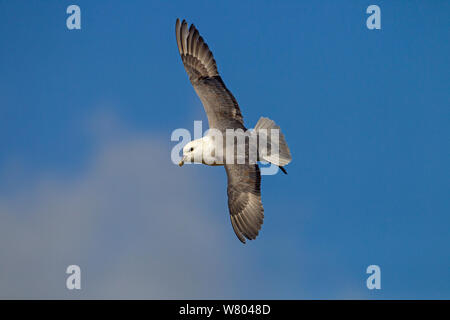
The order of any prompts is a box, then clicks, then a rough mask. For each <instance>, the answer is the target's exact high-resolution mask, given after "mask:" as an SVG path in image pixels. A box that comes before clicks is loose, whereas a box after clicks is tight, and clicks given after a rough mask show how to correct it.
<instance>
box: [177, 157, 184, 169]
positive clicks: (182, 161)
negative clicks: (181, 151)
mask: <svg viewBox="0 0 450 320" xmlns="http://www.w3.org/2000/svg"><path fill="white" fill-rule="evenodd" d="M184 158H185V157H184V156H183V158H182V159H181V161H180V162H179V163H178V165H179V166H180V167H182V166H183V164H184Z"/></svg>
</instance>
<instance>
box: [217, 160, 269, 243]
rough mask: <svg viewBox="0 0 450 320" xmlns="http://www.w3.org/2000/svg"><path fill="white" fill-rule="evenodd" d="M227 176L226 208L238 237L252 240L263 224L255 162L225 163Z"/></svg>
mask: <svg viewBox="0 0 450 320" xmlns="http://www.w3.org/2000/svg"><path fill="white" fill-rule="evenodd" d="M225 170H226V172H227V176H228V190H227V191H228V208H229V210H230V219H231V225H232V226H233V230H234V232H235V233H236V236H237V237H238V239H239V240H240V241H241V242H242V243H245V238H247V239H249V240H254V239H256V237H257V236H258V233H259V230H260V229H261V226H262V224H263V219H264V208H263V206H262V203H261V173H260V171H259V167H258V165H257V164H234V165H228V164H227V165H225Z"/></svg>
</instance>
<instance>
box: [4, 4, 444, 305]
mask: <svg viewBox="0 0 450 320" xmlns="http://www.w3.org/2000/svg"><path fill="white" fill-rule="evenodd" d="M70 4H77V5H79V6H80V8H81V15H82V29H81V30H72V31H71V30H68V29H67V28H66V18H67V16H68V15H67V14H66V8H67V6H69V5H70ZM370 4H377V5H379V6H380V8H381V30H368V29H367V28H366V22H365V21H366V18H367V16H368V15H367V14H366V13H365V11H366V8H367V7H368V6H369V5H370ZM449 14H450V4H449V3H448V1H426V2H425V1H408V2H406V1H376V2H371V1H278V2H269V1H226V2H220V3H219V2H213V1H190V2H186V1H171V2H170V3H167V2H166V1H160V2H157V1H154V2H150V1H75V2H73V1H56V0H52V1H21V2H19V1H7V0H3V1H0V41H1V46H0V96H1V103H0V146H1V147H0V217H1V219H2V221H3V222H2V223H1V224H2V229H1V230H3V233H2V235H1V236H0V240H1V243H2V244H1V247H0V257H1V259H0V261H2V262H3V261H9V262H8V263H4V265H3V268H0V270H1V271H0V296H1V297H6V298H8V297H19V298H21V297H33V298H36V297H38V298H39V297H44V298H46V297H62V298H77V297H84V298H92V297H94V298H97V297H122V298H136V297H137V298H148V297H150V298H165V297H175V298H190V297H195V298H285V299H303V298H311V299H323V298H328V299H340V298H343V299H346V298H363V299H365V298H370V299H372V298H374V299H376V298H387V299H391V298H405V299H410V298H437V299H442V298H447V299H448V298H449V297H450V250H449V243H450V232H449V229H448V226H449V224H450V216H449V210H450V201H449V197H448V190H449V181H450V180H449V165H448V163H449V161H448V160H449V153H448V146H449V145H448V138H449V127H450V126H449V119H450V117H449V111H448V110H449V102H450V99H449V85H450V81H449V80H450V79H449V67H450V63H449V58H448V57H449V56H450V50H449V49H450V41H449V40H450V37H449V36H450V34H449V30H450V29H449V21H448V17H449ZM177 17H179V18H185V19H186V20H187V21H188V22H190V23H195V25H196V26H197V28H198V29H199V31H200V33H201V34H202V36H203V37H204V38H205V39H206V41H207V43H208V45H209V46H210V48H211V49H212V51H213V53H214V56H215V58H216V61H217V63H218V68H219V72H220V73H221V75H222V77H223V79H224V81H225V83H226V84H227V86H228V88H229V89H230V90H231V91H232V92H233V94H234V95H235V97H236V98H237V100H238V102H239V104H240V106H241V110H242V113H243V115H244V120H245V121H246V125H247V127H252V126H253V125H254V124H256V122H257V120H258V119H259V117H260V116H266V117H270V118H271V119H274V120H275V121H276V122H277V123H278V124H279V125H280V126H281V128H282V130H283V132H284V134H285V136H286V139H287V142H288V144H289V146H290V149H291V152H292V155H293V158H294V160H293V162H292V163H291V164H289V166H288V167H287V170H288V172H289V175H288V176H284V175H281V174H278V175H276V176H264V177H263V182H262V183H263V184H262V194H263V204H264V208H265V215H266V218H265V222H264V225H263V229H262V232H261V233H260V236H259V238H258V239H257V240H256V241H252V242H250V243H249V244H247V245H245V246H243V245H241V243H240V242H239V241H237V239H236V238H235V235H234V234H233V231H232V229H231V225H230V223H229V218H228V211H227V210H228V209H227V203H226V187H225V186H226V176H225V173H224V170H223V169H222V168H207V167H200V166H187V167H183V168H181V169H180V168H178V167H176V166H175V165H173V164H172V163H171V162H170V149H171V148H172V147H173V146H174V145H175V143H174V142H171V141H170V135H171V132H172V131H173V130H174V129H176V128H187V129H190V130H192V129H193V121H194V120H204V121H206V116H205V114H204V112H203V109H202V106H201V103H200V101H199V99H198V98H197V96H196V95H195V92H194V90H193V89H192V87H191V85H190V83H189V81H188V78H187V76H186V74H185V71H184V69H183V66H182V63H181V61H180V58H179V56H178V50H177V47H176V41H175V36H174V23H175V20H176V18H177ZM205 125H206V122H205ZM205 129H206V128H205ZM129 153H131V154H129ZM156 153H158V155H155V156H154V154H156ZM124 154H125V155H124ZM144 160H145V161H144ZM110 168H111V169H110ZM142 177H146V179H143V178H142ZM113 186H114V187H113ZM161 190H163V191H167V192H165V193H163V192H162V191H161ZM167 193H170V195H167ZM97 194H98V196H97ZM203 196H207V198H208V200H202V199H203ZM112 199H113V200H112ZM111 203H113V204H114V205H112V204H111ZM137 203H138V204H139V205H138V204H137ZM109 212H111V214H110V215H109ZM191 216H192V217H193V218H192V219H187V218H186V217H191ZM163 217H166V218H164V219H168V220H161V219H163ZM46 219H47V220H46ZM177 219H181V220H180V221H184V220H183V219H187V220H186V225H185V227H183V226H181V225H180V226H178V227H177V228H172V227H171V224H170V222H171V221H175V220H177ZM154 221H161V223H160V224H154ZM33 225H35V226H36V227H34V228H33V227H32V226H33ZM72 226H78V229H76V230H75V229H72ZM156 226H158V227H157V228H156ZM67 228H68V229H70V230H71V232H66V231H67ZM205 229H207V230H205ZM7 231H9V232H7ZM200 234H201V235H202V237H201V238H198V237H199V235H200ZM49 235H50V236H49ZM28 236H29V237H30V239H29V241H28V242H27V241H26V239H27V237H28ZM47 238H48V239H47ZM86 239H91V240H92V242H91V241H87V240H86ZM155 243H161V245H160V246H156V247H155V245H154V244H155ZM150 244H152V245H150ZM67 246H68V248H71V250H65V249H64V248H66V247H67ZM27 248H28V249H27ZM153 258H154V259H153ZM43 260H45V261H46V262H45V263H43V262H42V261H43ZM194 260H197V261H194ZM77 261H80V262H79V264H80V265H81V268H82V270H87V271H86V272H87V274H88V275H89V277H88V279H85V280H84V281H85V283H86V286H85V288H84V289H83V290H81V292H79V293H73V292H68V291H67V290H65V288H64V281H65V280H64V279H65V277H66V275H65V274H64V270H65V269H64V268H65V267H64V266H67V265H68V264H70V263H75V264H77V263H78V262H77ZM152 261H153V263H152ZM154 261H159V263H157V264H155V263H154ZM199 261H200V262H199ZM2 262H0V265H1V264H2ZM174 264H176V265H177V266H178V268H174V267H173V266H174ZM371 264H376V265H379V266H380V267H381V272H382V289H381V290H375V291H369V290H368V289H367V288H366V286H365V279H366V278H367V276H368V275H366V273H365V270H366V268H367V266H368V265H371ZM28 269H32V270H36V273H37V274H42V277H41V278H40V280H35V279H34V280H32V279H28V278H26V276H25V275H24V274H26V273H27V271H26V270H28ZM61 270H62V271H61ZM105 270H109V271H108V272H109V273H108V274H107V275H105ZM189 270H191V271H189ZM89 272H90V273H89ZM159 272H160V273H161V274H164V275H161V276H160V277H159V276H158V274H159ZM149 274H152V276H150V275H149ZM184 276H186V277H187V278H188V279H187V280H186V279H185V280H186V281H185V282H183V283H181V282H180V281H175V282H173V283H172V282H168V283H166V284H164V283H165V282H164V281H163V282H162V283H160V284H159V287H158V286H156V285H155V283H157V282H158V281H159V280H160V279H166V278H167V279H178V280H179V279H182V278H183V277H184ZM24 277H25V279H24ZM38 278H39V277H38ZM100 278H101V279H100ZM119 278H120V281H119V280H118V279H119ZM99 279H100V280H99ZM142 279H146V280H145V281H143V280H142ZM183 279H184V278H183ZM33 281H34V282H33ZM89 281H91V283H95V284H96V287H95V290H94V289H93V286H91V287H89ZM144 285H145V287H144ZM152 288H153V289H155V288H158V290H154V291H152V290H153V289H152ZM161 288H165V291H164V290H162V289H161ZM158 293H159V295H158Z"/></svg>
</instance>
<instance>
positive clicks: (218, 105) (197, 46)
mask: <svg viewBox="0 0 450 320" xmlns="http://www.w3.org/2000/svg"><path fill="white" fill-rule="evenodd" d="M175 35H176V38H177V45H178V50H179V52H180V56H181V60H182V61H183V64H184V68H185V69H186V72H187V74H188V76H189V80H190V81H191V83H192V85H193V87H194V89H195V91H196V92H197V95H198V96H199V98H200V100H201V101H202V104H203V107H204V108H205V111H206V115H207V116H208V122H209V127H210V128H217V129H221V130H222V129H223V130H224V129H226V128H235V127H243V119H242V114H241V110H240V109H239V105H238V103H237V101H236V99H235V98H234V96H233V94H232V93H231V92H230V91H229V90H228V89H227V87H226V86H225V84H224V82H223V81H222V78H221V77H220V75H219V72H218V71H217V65H216V61H215V60H214V57H213V54H212V52H211V50H209V47H208V45H207V44H206V42H205V41H204V40H203V38H202V37H201V36H200V34H199V32H198V30H197V29H196V28H195V26H194V25H193V24H191V26H190V27H189V28H188V24H187V22H186V21H185V20H183V22H180V20H179V19H177V22H176V24H175Z"/></svg>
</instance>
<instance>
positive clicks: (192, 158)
mask: <svg viewBox="0 0 450 320" xmlns="http://www.w3.org/2000/svg"><path fill="white" fill-rule="evenodd" d="M213 151H214V144H213V141H212V139H211V137H209V136H204V137H203V138H201V139H197V140H193V141H191V142H189V143H188V144H186V145H185V146H184V148H183V158H182V159H181V161H180V163H179V164H178V165H179V166H180V167H181V166H182V165H183V164H184V163H185V162H191V163H203V164H209V165H213V164H214V159H213V154H214V152H213Z"/></svg>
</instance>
